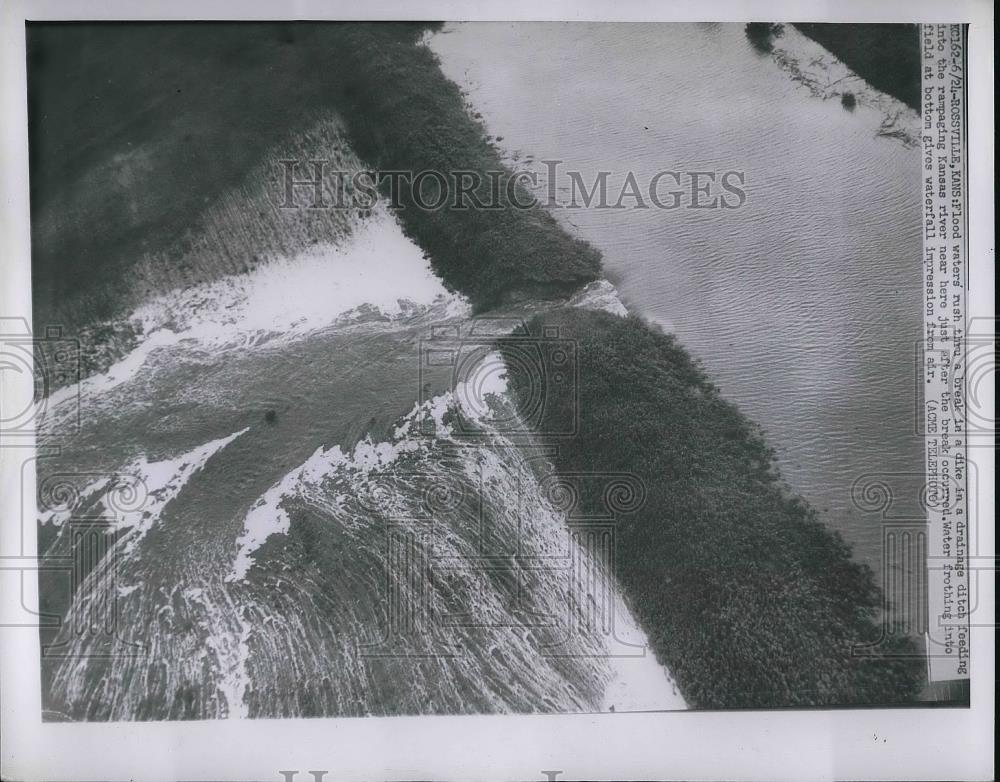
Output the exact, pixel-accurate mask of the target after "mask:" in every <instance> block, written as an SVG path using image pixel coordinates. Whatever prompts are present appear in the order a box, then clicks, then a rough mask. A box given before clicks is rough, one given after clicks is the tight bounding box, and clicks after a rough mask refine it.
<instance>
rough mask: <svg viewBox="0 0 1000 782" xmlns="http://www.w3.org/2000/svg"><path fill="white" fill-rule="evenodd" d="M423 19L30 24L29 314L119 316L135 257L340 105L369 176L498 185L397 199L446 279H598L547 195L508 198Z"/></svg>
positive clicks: (175, 243)
mask: <svg viewBox="0 0 1000 782" xmlns="http://www.w3.org/2000/svg"><path fill="white" fill-rule="evenodd" d="M427 28H428V25H426V24H394V23H373V24H359V23H246V24H233V23H230V24H211V23H191V24H187V23H185V24H164V23H152V24H146V23H136V24H131V23H130V24H127V25H125V24H101V23H86V24H31V25H29V26H28V29H27V44H28V79H29V87H30V89H29V98H30V105H29V108H30V111H29V137H30V138H29V141H30V144H29V146H30V158H31V206H32V244H33V249H32V273H33V284H34V301H35V315H36V320H37V321H38V322H39V323H52V322H56V321H58V322H60V323H62V324H64V325H66V326H68V327H69V328H70V329H71V330H72V329H75V328H78V327H79V326H81V325H84V324H83V323H81V322H80V321H86V320H87V319H88V318H91V319H93V318H96V319H99V320H103V319H106V318H109V317H112V316H114V315H117V314H121V310H122V307H123V303H124V305H125V306H127V305H129V304H132V303H133V302H132V301H130V300H129V299H128V297H126V296H124V295H123V293H122V291H123V285H122V281H123V278H124V279H127V278H128V276H127V275H128V272H129V270H130V269H131V268H132V267H133V266H134V265H135V264H136V263H137V262H139V261H140V260H141V259H142V258H143V257H144V256H146V255H148V254H149V253H151V252H153V253H163V251H164V250H166V249H168V248H170V247H176V249H177V256H178V257H181V256H183V242H184V241H185V237H186V235H187V234H188V232H189V231H190V230H192V228H193V227H195V226H197V225H198V221H199V219H200V216H201V215H202V214H203V213H204V211H205V210H206V208H207V207H208V206H210V205H211V204H213V203H215V202H217V201H218V200H219V199H221V198H223V197H224V195H225V194H226V193H228V192H232V191H233V189H234V188H239V187H241V186H242V185H244V184H245V179H246V177H247V175H248V173H249V172H251V171H253V170H254V167H255V166H256V165H257V164H258V163H260V161H261V160H263V159H264V158H265V156H267V155H273V154H274V151H275V148H276V146H280V145H282V144H286V145H287V144H288V143H289V142H288V140H289V138H291V137H294V135H295V133H296V131H297V130H298V131H300V132H301V133H305V132H307V131H309V130H310V128H311V127H312V124H313V123H314V122H315V121H316V119H317V117H320V116H325V115H328V114H329V112H331V111H334V112H336V113H338V114H339V115H340V116H341V118H342V119H343V120H344V121H345V122H346V124H347V126H348V131H349V134H350V137H351V140H352V142H353V146H354V147H355V149H356V151H357V152H359V153H360V154H361V155H362V156H363V158H364V159H365V160H366V162H367V163H368V164H369V165H370V166H371V167H372V168H373V169H379V170H386V169H390V170H405V171H410V172H413V173H419V172H421V171H434V172H440V173H441V174H443V175H445V177H446V180H445V181H446V182H447V183H448V184H449V187H451V183H452V182H453V180H452V178H451V174H452V173H454V172H457V171H460V170H461V171H467V172H473V173H475V174H477V175H478V176H479V178H480V185H479V187H478V188H476V190H475V191H474V195H475V197H476V198H478V199H479V202H480V203H490V201H489V199H490V198H491V197H492V195H493V190H491V188H493V189H494V190H496V191H499V199H494V201H493V202H492V204H493V205H495V206H496V207H497V208H491V209H462V210H455V209H451V208H448V207H449V205H451V204H453V203H454V202H455V201H456V198H455V196H456V195H457V194H456V193H452V192H449V193H447V194H445V196H446V197H445V198H444V199H438V198H437V197H436V195H435V193H433V192H431V191H432V190H433V187H434V186H435V184H436V183H437V181H438V180H437V179H434V178H431V179H425V180H423V185H424V189H423V195H424V202H425V203H432V204H433V203H435V202H436V201H438V200H442V201H443V203H444V206H443V207H442V208H440V209H437V210H423V209H420V208H418V207H417V206H415V205H414V203H413V200H414V199H413V197H412V193H411V192H410V190H409V189H408V188H405V187H403V188H400V189H399V192H398V195H399V201H400V203H401V205H402V206H403V209H402V210H400V212H399V216H400V218H401V220H402V221H403V224H404V227H405V229H406V230H407V232H408V234H409V235H410V236H411V237H412V238H413V239H414V240H415V241H416V242H417V244H418V245H419V246H420V247H421V248H422V249H423V250H424V251H425V252H426V253H427V254H428V255H429V256H430V258H431V259H432V262H433V265H434V269H435V271H436V272H437V273H438V274H439V275H440V276H441V277H442V279H443V280H444V281H445V283H446V284H447V285H449V286H450V287H452V288H453V289H455V290H458V291H460V292H462V293H465V294H467V295H468V296H469V297H470V298H471V299H472V300H473V302H474V303H475V304H477V305H478V306H480V307H486V306H489V305H491V304H494V303H497V302H498V301H500V300H501V298H502V297H503V296H504V295H505V294H508V293H509V292H510V291H511V290H512V289H513V290H516V289H525V290H526V291H528V292H529V293H533V294H543V295H544V294H547V293H549V292H556V293H563V292H566V291H567V290H571V289H573V288H575V287H576V286H578V285H580V284H581V283H584V282H587V281H590V280H593V279H596V278H597V277H598V276H599V274H600V259H599V256H598V253H597V252H596V250H594V249H593V248H592V247H590V246H589V245H588V244H586V243H585V242H583V241H581V240H579V239H576V238H574V237H571V236H569V235H567V234H566V233H565V232H564V231H562V230H561V229H560V228H559V226H558V224H557V223H556V221H555V220H554V219H553V217H552V216H551V215H550V214H549V213H548V212H546V211H545V210H544V209H542V208H541V207H539V206H537V205H535V206H532V207H530V208H527V209H514V208H510V202H511V200H512V198H513V199H516V200H517V201H518V202H519V203H521V204H526V203H529V202H530V201H531V199H530V195H529V193H528V192H527V191H526V190H525V189H524V187H523V186H521V185H519V184H517V182H516V180H515V182H513V183H511V184H510V186H509V187H508V181H509V179H510V172H509V171H507V170H506V169H505V168H504V166H503V165H502V164H501V161H500V159H499V155H498V152H497V150H496V148H495V147H494V146H493V145H492V144H491V141H490V139H489V138H488V136H487V134H486V131H485V129H484V128H483V126H482V125H481V123H479V122H478V121H477V120H476V119H475V118H473V117H472V116H470V114H469V112H468V111H467V110H466V108H467V107H466V104H465V100H464V98H463V96H462V94H461V92H460V90H459V89H458V87H456V86H455V85H454V84H453V83H452V82H450V81H448V79H447V78H445V76H444V74H443V73H442V72H441V70H440V68H439V67H438V62H437V59H436V57H435V55H434V54H433V52H432V51H431V50H430V49H429V48H428V47H426V46H423V45H421V43H420V41H419V38H420V36H421V35H422V34H423V32H424V31H425V30H426V29H427ZM290 146H294V145H290ZM279 151H280V150H279ZM288 151H289V152H293V151H294V149H291V148H290V149H289V150H288ZM332 154H333V151H331V156H332ZM279 157H280V155H279ZM491 174H493V175H495V176H494V178H493V179H490V175H491ZM301 176H302V178H307V177H308V168H306V169H305V171H303V172H302V174H301ZM329 176H330V177H334V176H335V172H333V171H330V172H329ZM389 182H391V180H389V181H388V182H387V183H386V184H388V183H389ZM280 187H281V182H280V181H277V182H276V183H275V188H280ZM467 198H468V200H469V201H470V202H472V194H469V195H468V196H467ZM463 203H464V202H463ZM248 208H250V207H248ZM331 208H333V207H331ZM323 238H324V237H322V236H320V237H317V239H318V240H322V239H323ZM172 258H173V256H165V257H164V262H165V263H171V262H173V261H172ZM247 260H248V263H252V261H253V259H247ZM206 271H207V270H206ZM154 292H158V291H154Z"/></svg>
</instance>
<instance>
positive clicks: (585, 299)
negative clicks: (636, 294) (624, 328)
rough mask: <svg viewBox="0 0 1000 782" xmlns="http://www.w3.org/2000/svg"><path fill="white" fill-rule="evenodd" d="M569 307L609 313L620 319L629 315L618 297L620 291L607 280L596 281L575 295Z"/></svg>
mask: <svg viewBox="0 0 1000 782" xmlns="http://www.w3.org/2000/svg"><path fill="white" fill-rule="evenodd" d="M568 305H569V306H570V307H579V308H580V309H585V310H600V311H601V312H609V313H611V314H612V315H617V316H618V317H620V318H624V317H625V316H626V315H628V309H626V307H625V305H624V304H623V303H622V300H621V298H620V297H619V295H618V289H617V288H615V286H614V285H612V284H611V283H610V282H608V281H607V280H595V281H594V282H592V283H590V284H589V285H587V286H586V287H585V288H583V289H582V290H581V291H580V292H579V293H577V294H575V295H574V296H573V298H571V299H570V300H569V302H568Z"/></svg>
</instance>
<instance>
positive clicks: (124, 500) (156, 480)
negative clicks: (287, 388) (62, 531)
mask: <svg viewBox="0 0 1000 782" xmlns="http://www.w3.org/2000/svg"><path fill="white" fill-rule="evenodd" d="M247 431H248V428H245V429H242V430H240V431H238V432H234V433H233V434H231V435H229V436H228V437H221V438H219V439H217V440H212V441H210V442H207V443H205V444H203V445H200V446H198V447H197V448H193V449H192V450H190V451H187V452H185V453H182V454H180V455H178V456H175V457H172V458H169V459H161V460H159V461H150V460H149V459H148V458H147V457H146V455H145V454H142V455H140V456H139V457H137V458H136V459H134V460H133V461H131V462H129V463H128V464H125V465H123V466H122V467H120V468H118V469H117V470H115V471H114V472H113V473H112V474H110V475H107V476H104V477H101V478H98V479H96V480H94V481H92V482H91V483H89V484H87V485H86V486H85V487H83V488H82V489H80V490H79V491H78V492H77V493H76V495H75V497H74V501H73V502H72V503H69V504H67V505H64V506H60V507H57V508H53V509H50V510H47V511H45V512H43V513H41V514H40V515H39V521H40V523H42V524H52V525H54V526H56V527H60V526H62V525H63V524H65V523H66V522H67V521H69V519H70V518H71V517H72V515H73V513H74V512H75V511H77V510H78V509H80V508H82V507H84V506H85V505H86V504H89V503H92V502H95V501H96V503H97V505H98V506H99V507H98V511H99V513H98V515H100V516H102V517H108V518H111V519H113V520H114V528H115V530H116V531H119V532H125V533H126V534H125V535H124V536H123V537H122V538H120V539H119V543H122V544H124V548H123V553H124V554H129V553H131V552H132V551H133V550H134V549H135V547H136V546H137V545H138V544H139V542H140V541H141V540H142V538H143V537H145V535H146V533H147V532H149V530H151V529H152V528H153V526H154V525H155V524H156V523H157V522H158V521H159V519H160V516H161V515H162V513H163V509H164V508H166V506H167V505H168V504H169V503H170V502H171V500H173V499H174V498H175V497H177V495H178V494H180V492H181V490H182V489H183V488H184V486H185V485H186V484H187V483H188V481H190V480H191V478H192V476H194V475H195V474H196V473H197V472H199V471H201V470H202V468H204V466H205V464H206V463H207V462H208V460H209V459H210V458H212V456H214V455H215V454H216V453H218V452H219V451H221V450H222V449H223V448H225V447H226V446H227V445H229V444H230V443H231V442H232V441H233V440H235V439H236V438H237V437H239V436H241V435H243V434H245V433H246V432H247ZM124 589H126V590H128V589H129V588H128V587H124ZM127 593H128V592H127V591H126V592H125V594H127Z"/></svg>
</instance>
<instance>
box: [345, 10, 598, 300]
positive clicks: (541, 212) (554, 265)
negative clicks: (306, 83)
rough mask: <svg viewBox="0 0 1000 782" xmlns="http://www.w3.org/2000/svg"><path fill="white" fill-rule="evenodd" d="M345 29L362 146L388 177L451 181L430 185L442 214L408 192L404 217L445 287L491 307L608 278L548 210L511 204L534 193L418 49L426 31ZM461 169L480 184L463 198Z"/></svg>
mask: <svg viewBox="0 0 1000 782" xmlns="http://www.w3.org/2000/svg"><path fill="white" fill-rule="evenodd" d="M343 32H344V47H343V50H342V51H343V52H344V55H345V57H346V59H347V63H348V68H347V73H346V74H345V75H346V77H347V82H346V85H345V94H344V99H343V100H341V101H340V105H341V106H342V111H343V116H344V118H345V120H346V122H347V125H348V128H349V130H350V131H351V140H352V145H353V146H354V148H355V149H356V150H357V152H358V153H359V154H360V155H361V157H362V158H364V159H365V160H367V161H368V162H369V164H370V165H372V166H374V167H375V168H376V169H378V170H380V171H392V170H405V171H412V172H415V173H419V172H422V171H431V172H441V173H442V174H444V175H445V177H446V179H445V182H444V183H443V185H444V187H443V188H442V183H437V182H436V180H435V179H432V178H430V177H428V178H427V179H424V180H422V182H421V184H422V193H423V197H422V202H423V203H425V204H434V203H436V202H442V201H443V202H444V204H445V206H444V207H443V208H438V209H425V208H421V207H420V206H418V205H416V204H415V203H414V202H415V194H414V193H413V192H412V189H411V188H410V187H404V188H403V189H402V190H401V191H400V199H399V201H400V203H401V206H402V209H401V210H400V211H399V212H398V214H399V216H400V218H401V219H402V221H403V224H404V226H405V228H406V229H407V231H408V233H409V234H410V235H411V236H412V238H413V239H414V240H415V241H416V242H417V244H418V245H419V246H420V247H421V248H422V249H423V250H424V251H426V252H427V253H428V255H429V256H430V258H431V262H432V264H433V266H434V270H435V271H436V272H437V273H438V274H439V275H440V276H441V278H442V279H443V280H444V281H445V283H446V284H448V285H450V286H452V287H453V288H455V289H457V290H459V291H461V292H463V293H465V294H467V295H468V296H470V298H472V300H473V302H474V303H475V304H477V305H478V306H479V307H481V308H482V307H488V306H491V305H493V304H497V303H499V302H500V301H501V300H503V299H504V298H505V297H506V296H508V295H509V294H510V293H511V292H520V291H525V292H527V293H530V294H532V295H536V296H537V295H543V296H544V295H548V294H550V293H555V294H565V293H568V292H571V291H572V290H574V289H575V288H577V287H579V286H580V285H582V284H584V283H586V282H589V281H591V280H595V279H597V278H598V277H599V276H600V270H601V261H600V255H599V254H598V252H597V251H596V250H595V249H594V248H593V247H592V246H590V245H589V244H587V243H586V242H584V241H582V240H580V239H577V238H575V237H572V236H570V235H569V234H567V233H566V232H565V231H564V230H563V229H562V228H561V227H560V226H559V224H558V223H557V222H556V221H555V219H554V218H553V216H552V215H551V214H550V213H549V212H548V211H547V210H545V209H544V208H542V207H541V206H540V205H538V204H535V205H533V206H531V207H530V208H519V207H517V206H514V205H513V204H512V202H515V201H516V203H517V204H520V205H524V204H529V203H531V202H532V198H531V195H530V193H528V191H527V190H526V189H525V188H524V187H523V186H522V185H521V184H520V183H518V182H517V180H516V179H515V180H512V179H511V176H510V172H509V171H507V169H506V168H505V166H504V165H503V164H502V162H501V160H500V157H499V154H498V152H497V150H496V148H495V146H494V145H493V144H492V143H491V141H490V139H489V137H488V136H487V133H486V130H485V128H484V127H483V125H482V124H481V123H480V122H478V121H477V120H475V119H474V118H473V117H472V116H470V113H469V110H468V106H467V105H466V101H465V99H464V97H463V96H462V93H461V91H460V90H459V88H458V87H457V86H456V85H455V84H454V83H453V82H451V81H449V80H448V79H447V78H446V77H445V76H444V74H443V73H442V72H441V69H440V66H439V63H438V60H437V57H436V55H435V54H434V53H433V52H432V51H431V50H430V49H429V48H428V47H426V46H422V45H419V44H416V38H417V36H418V35H419V34H420V32H421V29H420V27H419V26H404V25H380V24H374V25H350V26H346V27H345V28H344V31H343ZM415 44H416V45H415ZM457 172H468V173H469V174H471V175H472V176H471V177H470V178H469V179H468V181H469V182H470V183H476V182H478V184H477V185H476V186H475V187H474V188H473V189H472V191H471V193H470V194H468V195H463V196H462V197H461V198H459V197H458V183H457V182H456V181H454V179H453V176H454V175H455V174H457ZM494 175H498V176H494ZM390 186H391V183H390V182H387V183H385V184H384V186H383V187H384V188H389V187H390ZM473 194H474V195H473ZM476 203H478V204H483V205H485V206H486V208H474V205H475V204H476ZM455 205H458V206H459V208H454V206H455Z"/></svg>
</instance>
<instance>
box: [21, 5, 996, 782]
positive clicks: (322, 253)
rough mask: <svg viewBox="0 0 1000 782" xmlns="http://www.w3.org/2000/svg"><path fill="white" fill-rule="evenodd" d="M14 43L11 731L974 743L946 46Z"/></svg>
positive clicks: (605, 39) (956, 70)
mask: <svg viewBox="0 0 1000 782" xmlns="http://www.w3.org/2000/svg"><path fill="white" fill-rule="evenodd" d="M24 37H25V74H26V81H27V88H26V100H27V131H26V137H27V158H28V160H27V171H28V183H29V188H30V189H29V191H28V204H29V207H30V285H31V299H30V301H31V307H30V309H31V311H30V313H24V315H25V316H26V318H27V316H28V315H29V314H30V322H31V327H30V330H28V320H27V319H25V320H24V330H23V333H22V334H21V335H20V336H16V337H15V336H11V335H10V331H9V329H10V326H5V329H7V333H5V334H4V336H3V340H4V341H5V342H4V348H3V349H4V351H5V353H4V360H5V363H6V366H5V368H6V369H9V368H10V366H11V362H12V361H17V360H20V359H23V360H25V361H34V366H35V370H34V375H33V377H34V383H35V405H34V411H35V416H34V421H33V427H34V428H33V430H32V431H33V437H34V440H33V443H34V448H35V450H34V452H33V454H34V456H33V458H32V459H31V460H30V461H25V466H24V467H23V469H22V468H20V467H19V468H18V476H17V481H18V484H17V485H19V486H21V487H22V489H24V488H25V487H31V488H28V489H26V490H25V491H24V493H23V495H22V496H21V497H20V498H19V500H18V501H19V503H20V504H21V505H22V507H23V508H25V509H26V510H25V513H26V517H29V518H30V519H31V523H32V524H33V525H35V528H34V530H33V531H32V533H31V534H32V536H34V537H35V538H36V539H37V554H38V558H39V560H38V561H39V564H38V566H37V568H35V570H34V571H33V572H32V573H31V574H29V575H27V576H24V578H30V579H37V601H38V605H37V630H35V631H33V632H35V633H37V647H36V648H37V650H38V658H39V664H40V677H39V679H38V685H37V686H38V687H40V703H41V720H42V723H43V724H52V723H122V722H127V723H150V722H175V721H239V720H246V721H254V720H260V719H283V720H301V719H305V718H376V717H407V716H409V717H414V716H421V717H429V716H432V715H437V716H440V715H452V716H459V715H462V716H469V715H606V717H602V719H604V718H608V719H612V720H613V719H614V717H611V716H610V715H612V714H615V715H620V714H622V713H630V712H642V713H647V714H648V713H659V712H685V711H701V712H719V711H724V712H729V711H733V712H738V711H741V710H749V709H752V710H767V711H774V710H778V711H781V710H793V709H805V710H812V709H834V710H842V709H846V708H852V709H871V708H886V707H891V708H905V709H909V710H911V711H912V710H914V709H916V710H923V709H928V708H933V709H934V710H935V711H942V709H943V710H944V711H947V710H955V709H963V708H964V709H967V708H968V707H969V706H970V680H971V675H970V648H971V643H970V615H971V620H972V621H971V625H972V626H978V624H977V622H976V617H977V616H980V615H982V611H980V614H975V613H974V612H975V610H976V608H977V604H976V599H975V584H974V583H972V582H974V580H975V566H974V562H975V561H978V560H976V559H975V557H976V556H977V552H976V551H975V550H974V547H975V545H976V541H977V540H978V538H975V536H974V535H972V534H971V530H970V523H971V521H973V519H972V516H973V514H974V513H975V512H976V508H978V505H977V504H976V502H975V501H974V500H975V493H976V491H977V485H976V481H983V480H986V477H985V476H983V475H979V474H978V473H977V472H976V471H975V470H974V469H973V468H974V465H972V464H969V463H967V458H968V457H967V456H966V442H965V439H966V429H965V428H964V427H966V426H967V427H969V430H970V431H971V429H972V427H974V426H980V427H982V426H984V425H985V424H983V423H982V422H981V421H979V420H978V419H974V416H973V415H972V413H971V406H972V405H973V404H974V403H976V401H977V397H976V394H977V390H976V389H977V388H978V386H976V385H975V384H974V382H973V377H974V372H975V371H976V367H975V366H974V364H973V362H972V359H971V358H969V360H968V363H966V361H965V355H964V354H960V350H959V347H960V346H963V345H964V344H965V342H964V341H963V340H966V341H968V342H969V345H970V346H971V347H969V350H970V351H971V350H972V349H973V347H974V346H975V345H978V344H979V343H975V342H974V339H973V337H974V335H972V331H971V330H973V329H974V326H975V324H974V323H971V322H970V323H969V324H968V325H967V321H966V314H965V302H966V296H967V292H968V289H969V285H968V279H967V274H966V268H965V263H966V250H965V241H966V240H965V233H964V231H965V208H964V207H963V206H962V204H964V203H965V201H964V199H965V198H966V193H965V190H964V188H965V182H966V179H965V177H966V173H967V171H968V165H969V164H968V163H967V158H966V155H965V150H964V144H965V136H964V133H965V131H964V112H965V111H966V98H965V68H966V63H967V60H966V53H965V46H966V37H967V32H966V26H964V25H959V24H955V25H944V24H941V25H929V24H925V25H921V24H917V23H912V24H907V23H898V22H894V23H818V22H816V23H814V22H808V23H807V22H795V21H788V20H785V21H770V22H768V21H741V22H735V21H730V22H711V23H693V22H692V23H687V22H685V23H668V22H595V21H588V22H557V21H551V22H545V21H522V22H500V21H467V22H461V21H454V22H448V21H445V22H440V21H427V22H418V21H371V22H363V21H354V22H337V21H200V22H195V21H190V22H183V21H45V20H40V21H31V20H30V17H29V20H28V21H27V23H26V24H25V27H24ZM991 154H992V153H991ZM26 230H27V229H26ZM935 242H937V244H935ZM4 314H5V315H7V314H8V313H4ZM15 314H16V313H15ZM5 322H6V321H5ZM18 328H20V327H18ZM990 329H991V330H992V327H990ZM991 330H990V333H992V331H991ZM967 333H968V335H972V336H967ZM990 339H992V336H991V337H990ZM12 345H13V346H14V347H11V346H12ZM8 354H9V355H8ZM969 355H970V356H971V353H970V354H969ZM18 357H20V359H18ZM15 368H16V367H15ZM990 368H991V369H995V363H992V364H990ZM991 382H992V381H991ZM967 384H968V388H967V390H966V385H967ZM979 393H983V392H979ZM966 404H968V405H969V410H970V411H969V413H968V415H966V414H965V410H966V408H965V405H966ZM959 418H961V421H960V422H959V424H955V421H956V420H958V419H959ZM4 422H5V425H7V426H8V427H9V428H10V431H11V433H12V434H11V436H13V435H17V434H18V431H16V427H17V426H19V425H20V423H19V419H17V420H16V419H14V418H12V416H11V415H10V410H7V411H5V418H4ZM960 427H963V428H960ZM970 436H971V435H970ZM9 441H10V438H8V442H9ZM989 480H990V481H992V478H991V477H990V478H989ZM990 485H992V484H990ZM970 557H972V560H970ZM970 562H972V563H973V564H971V565H970ZM970 567H972V568H973V570H972V571H971V572H972V576H971V577H970V571H969V569H968V568H970ZM970 578H971V579H972V581H971V582H970ZM970 583H972V586H971V587H970ZM970 589H972V594H971V596H970ZM990 610H992V609H990ZM982 621H985V620H982ZM33 686H34V685H33ZM390 724H391V723H390ZM875 740H876V741H881V740H882V739H880V738H878V737H876V739H875ZM281 773H286V772H281ZM313 773H316V772H313ZM541 773H542V774H543V775H544V774H545V773H547V772H541ZM302 774H306V772H302ZM272 776H274V778H280V777H279V776H278V772H277V770H276V771H275V772H274V773H273V775H272ZM303 778H304V777H303ZM540 778H544V776H540ZM549 778H550V779H551V778H555V777H552V776H550V777H549Z"/></svg>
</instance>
